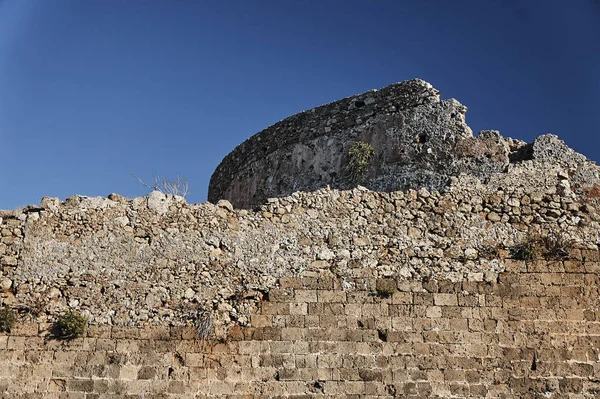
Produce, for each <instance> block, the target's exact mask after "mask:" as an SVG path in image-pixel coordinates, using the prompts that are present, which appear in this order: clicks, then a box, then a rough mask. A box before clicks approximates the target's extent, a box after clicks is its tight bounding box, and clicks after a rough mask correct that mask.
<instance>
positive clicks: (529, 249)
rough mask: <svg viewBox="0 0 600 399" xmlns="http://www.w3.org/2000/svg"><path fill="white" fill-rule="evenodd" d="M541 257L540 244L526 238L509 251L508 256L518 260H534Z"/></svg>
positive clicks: (535, 240)
mask: <svg viewBox="0 0 600 399" xmlns="http://www.w3.org/2000/svg"><path fill="white" fill-rule="evenodd" d="M541 255H542V251H541V246H540V242H539V241H538V240H537V239H534V238H531V237H529V238H527V239H526V240H525V241H523V242H520V243H518V244H517V245H515V246H513V247H512V248H511V249H510V256H511V257H512V258H514V259H519V260H535V259H539V258H540V257H541Z"/></svg>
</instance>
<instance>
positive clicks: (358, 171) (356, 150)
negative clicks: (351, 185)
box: [346, 141, 375, 182]
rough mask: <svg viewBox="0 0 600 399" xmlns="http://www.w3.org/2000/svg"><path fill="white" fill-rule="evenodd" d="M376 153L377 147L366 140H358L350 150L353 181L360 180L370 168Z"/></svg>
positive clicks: (349, 161) (350, 172)
mask: <svg viewBox="0 0 600 399" xmlns="http://www.w3.org/2000/svg"><path fill="white" fill-rule="evenodd" d="M374 154H375V148H373V146H372V145H371V144H369V143H366V142H364V141H357V142H355V143H354V144H352V146H350V149H349V150H348V164H347V165H346V171H348V173H349V175H350V177H351V178H352V180H353V181H355V182H358V181H360V180H361V179H362V178H363V177H364V175H365V174H366V173H367V171H368V170H369V167H370V166H371V160H372V159H373V155H374Z"/></svg>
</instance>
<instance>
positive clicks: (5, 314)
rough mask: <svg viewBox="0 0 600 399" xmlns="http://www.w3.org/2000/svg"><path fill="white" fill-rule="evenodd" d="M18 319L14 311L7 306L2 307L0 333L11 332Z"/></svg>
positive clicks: (0, 307) (0, 311)
mask: <svg viewBox="0 0 600 399" xmlns="http://www.w3.org/2000/svg"><path fill="white" fill-rule="evenodd" d="M16 319H17V317H16V316H15V311H14V310H12V309H11V308H10V307H8V306H6V305H2V306H0V332H10V330H11V328H12V327H13V326H14V324H15V321H16Z"/></svg>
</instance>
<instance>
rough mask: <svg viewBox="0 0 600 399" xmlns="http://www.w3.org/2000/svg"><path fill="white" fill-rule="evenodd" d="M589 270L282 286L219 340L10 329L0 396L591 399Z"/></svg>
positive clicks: (594, 271) (590, 264)
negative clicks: (54, 335) (385, 289)
mask: <svg viewBox="0 0 600 399" xmlns="http://www.w3.org/2000/svg"><path fill="white" fill-rule="evenodd" d="M587 256H589V257H590V258H594V259H598V257H599V256H598V252H596V251H593V252H590V253H588V254H587ZM599 272H600V263H599V262H598V261H597V260H594V261H582V260H581V252H577V251H576V252H575V253H574V258H572V259H569V260H567V261H558V262H557V261H553V262H545V261H538V262H529V263H526V262H523V261H510V262H509V265H508V270H507V271H506V272H503V273H501V274H500V275H499V278H498V281H497V282H490V283H486V282H467V281H464V282H458V283H454V282H451V281H447V280H430V281H428V282H416V281H412V282H404V283H399V284H397V285H396V284H394V285H393V287H392V289H391V294H390V295H387V296H382V295H380V294H379V291H377V290H376V289H375V287H376V286H379V285H381V281H380V279H375V278H371V277H368V278H357V279H352V280H340V279H335V278H331V277H319V278H316V277H304V278H284V279H281V280H280V281H279V288H278V289H274V290H272V291H271V295H270V300H269V301H264V302H262V303H261V304H260V306H259V308H258V309H257V310H256V312H255V313H253V314H252V316H251V324H252V326H251V327H245V328H240V327H237V328H233V329H231V330H230V332H229V334H228V336H227V337H226V338H225V339H224V340H223V341H221V342H219V341H212V340H209V341H203V340H200V339H198V338H197V336H196V335H195V331H194V330H193V329H190V328H179V327H171V328H168V327H167V328H165V327H149V328H124V327H115V326H113V327H111V326H95V327H92V328H90V329H89V330H88V333H87V336H85V337H84V338H79V339H75V340H73V341H57V340H54V339H51V338H49V336H48V325H46V324H19V325H18V326H17V327H16V328H15V329H14V331H13V333H12V334H10V335H5V334H0V397H1V398H6V399H9V398H10V399H15V398H16V399H21V398H22V399H25V398H56V399H58V398H103V399H104V398H106V399H108V398H111V399H132V398H140V399H141V398H231V399H234V398H242V397H244V398H250V397H252V398H309V397H320V398H393V397H402V398H448V397H452V398H483V397H486V398H542V397H544V398H597V397H598V394H599V393H600V381H599V380H598V376H599V375H600V361H599V359H600V344H599V339H600V338H599V337H600V312H599V311H598V303H599V301H600V296H599V293H598V286H599V284H600V281H599ZM384 285H386V286H387V285H389V281H386V282H385V284H384Z"/></svg>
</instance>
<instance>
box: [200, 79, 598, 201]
mask: <svg viewBox="0 0 600 399" xmlns="http://www.w3.org/2000/svg"><path fill="white" fill-rule="evenodd" d="M466 111H467V108H466V107H465V106H463V105H462V104H460V103H459V102H458V101H456V100H454V99H449V100H440V96H439V92H438V91H437V90H436V89H434V88H433V87H432V86H431V85H430V84H429V83H427V82H424V81H422V80H420V79H413V80H409V81H406V82H401V83H396V84H393V85H390V86H387V87H384V88H382V89H381V90H372V91H369V92H366V93H362V94H359V95H356V96H352V97H348V98H345V99H342V100H339V101H335V102H333V103H330V104H326V105H322V106H320V107H316V108H313V109H310V110H308V111H304V112H301V113H299V114H296V115H293V116H290V117H289V118H286V119H284V120H282V121H280V122H278V123H276V124H274V125H273V126H270V127H268V128H266V129H265V130H263V131H262V132H259V133H257V134H255V135H254V136H252V137H250V138H249V139H247V140H246V141H245V142H243V143H241V144H240V145H239V146H237V147H236V148H235V149H234V150H233V151H232V152H231V153H230V154H229V155H227V156H226V157H225V159H223V161H222V162H221V163H220V165H219V166H218V167H217V169H216V170H215V172H214V174H213V175H212V177H211V180H210V185H209V192H208V199H209V201H212V202H217V201H218V200H220V199H226V200H228V201H230V202H231V203H232V204H233V205H234V206H235V207H236V208H237V207H242V208H254V207H257V206H260V205H263V204H264V203H265V201H266V200H267V198H271V197H285V196H288V195H291V194H292V193H293V192H296V191H315V190H318V189H320V188H324V187H326V186H330V187H331V188H335V189H350V188H353V187H356V186H357V185H362V186H364V187H367V188H368V189H370V190H374V191H397V190H406V189H416V190H418V189H420V188H422V187H425V188H427V189H428V190H429V191H445V190H446V189H447V187H448V186H449V184H450V182H451V178H452V177H453V176H459V175H460V174H462V173H465V174H469V175H472V176H475V177H477V178H478V179H480V181H482V182H484V183H485V182H486V181H487V180H488V179H489V178H490V176H492V175H494V174H503V173H506V172H507V170H508V169H510V168H511V167H512V166H513V165H515V164H519V163H521V162H522V161H524V160H534V161H538V163H551V164H555V165H560V166H562V167H566V168H567V169H577V170H579V171H580V173H579V174H578V176H574V178H575V180H578V181H579V182H585V184H587V185H590V186H591V185H593V184H595V183H600V180H599V179H598V172H597V168H596V167H595V166H592V165H590V162H588V161H587V160H586V159H585V157H584V156H582V155H580V154H576V153H574V152H573V151H572V150H570V149H569V148H568V147H566V146H564V144H561V143H560V141H559V140H557V138H556V137H555V136H552V135H544V136H540V137H539V138H538V139H536V141H535V142H534V143H531V144H527V143H525V142H523V141H520V140H513V139H510V138H504V137H502V136H501V135H500V134H499V132H497V131H482V132H481V133H480V134H479V135H478V136H476V137H474V136H473V133H472V131H471V129H470V128H469V126H467V124H466V122H465V114H466ZM357 142H363V143H368V144H369V145H370V146H371V147H372V149H373V151H374V154H373V157H372V158H371V159H370V161H369V162H368V167H367V168H366V169H365V170H364V174H359V175H357V174H356V173H353V171H352V170H351V168H349V166H350V164H351V158H352V156H350V154H349V150H350V149H351V148H352V146H353V145H354V144H355V143H357ZM583 175H585V177H583Z"/></svg>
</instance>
